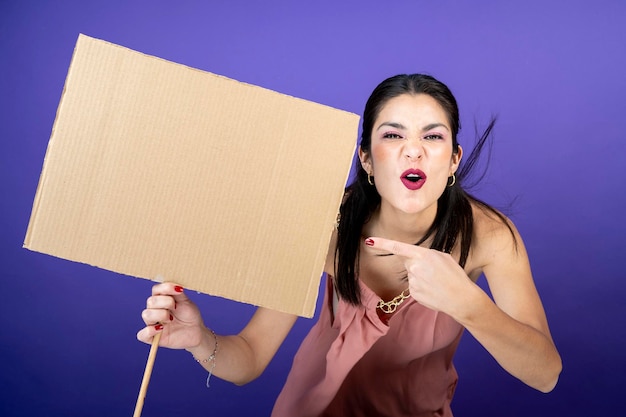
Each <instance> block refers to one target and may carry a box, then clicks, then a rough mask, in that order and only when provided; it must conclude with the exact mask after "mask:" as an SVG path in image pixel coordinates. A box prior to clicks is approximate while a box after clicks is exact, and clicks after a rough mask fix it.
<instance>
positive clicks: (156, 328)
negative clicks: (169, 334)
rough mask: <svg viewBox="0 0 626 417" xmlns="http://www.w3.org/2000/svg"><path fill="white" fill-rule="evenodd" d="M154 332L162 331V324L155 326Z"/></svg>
mask: <svg viewBox="0 0 626 417" xmlns="http://www.w3.org/2000/svg"><path fill="white" fill-rule="evenodd" d="M154 330H163V325H162V324H157V325H155V326H154Z"/></svg>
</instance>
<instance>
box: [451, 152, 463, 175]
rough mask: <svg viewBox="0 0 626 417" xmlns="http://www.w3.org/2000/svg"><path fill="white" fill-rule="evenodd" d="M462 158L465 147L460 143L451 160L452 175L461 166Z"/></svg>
mask: <svg viewBox="0 0 626 417" xmlns="http://www.w3.org/2000/svg"><path fill="white" fill-rule="evenodd" d="M461 159H463V148H462V147H461V145H459V146H458V147H457V151H456V153H453V154H452V160H451V162H450V175H452V174H454V173H455V172H456V170H457V169H458V168H459V164H460V163H461Z"/></svg>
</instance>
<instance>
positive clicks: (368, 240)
mask: <svg viewBox="0 0 626 417" xmlns="http://www.w3.org/2000/svg"><path fill="white" fill-rule="evenodd" d="M365 244H366V245H367V246H374V240H373V239H370V238H367V239H365Z"/></svg>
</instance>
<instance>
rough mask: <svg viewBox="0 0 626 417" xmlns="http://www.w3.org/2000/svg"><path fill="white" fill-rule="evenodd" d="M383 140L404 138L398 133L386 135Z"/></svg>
mask: <svg viewBox="0 0 626 417" xmlns="http://www.w3.org/2000/svg"><path fill="white" fill-rule="evenodd" d="M383 138H385V139H401V138H402V136H400V135H398V134H397V133H385V134H384V135H383Z"/></svg>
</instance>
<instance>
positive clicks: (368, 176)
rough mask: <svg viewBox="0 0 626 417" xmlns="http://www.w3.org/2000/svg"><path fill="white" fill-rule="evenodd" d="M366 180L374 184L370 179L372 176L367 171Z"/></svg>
mask: <svg viewBox="0 0 626 417" xmlns="http://www.w3.org/2000/svg"><path fill="white" fill-rule="evenodd" d="M367 182H368V183H369V185H374V181H372V176H371V175H370V173H369V172H368V173H367Z"/></svg>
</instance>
